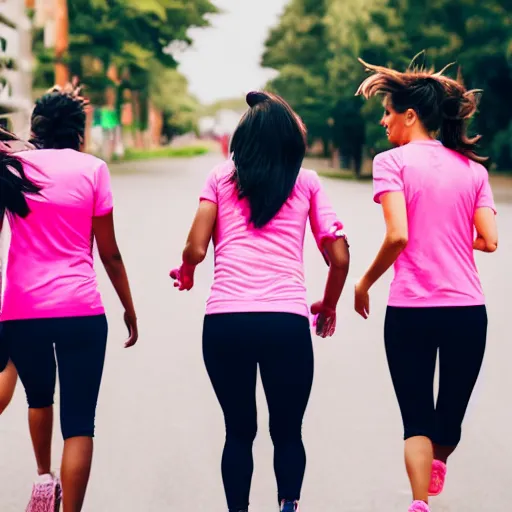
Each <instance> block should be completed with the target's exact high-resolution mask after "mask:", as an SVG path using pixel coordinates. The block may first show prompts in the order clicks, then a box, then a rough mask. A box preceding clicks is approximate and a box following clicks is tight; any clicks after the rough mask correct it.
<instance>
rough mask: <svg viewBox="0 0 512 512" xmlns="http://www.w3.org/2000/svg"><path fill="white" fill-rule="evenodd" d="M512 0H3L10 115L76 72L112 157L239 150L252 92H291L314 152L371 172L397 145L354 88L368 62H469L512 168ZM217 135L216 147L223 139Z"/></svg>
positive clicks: (325, 161) (3, 96)
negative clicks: (237, 139) (239, 130)
mask: <svg viewBox="0 0 512 512" xmlns="http://www.w3.org/2000/svg"><path fill="white" fill-rule="evenodd" d="M511 7H512V5H511V4H510V0H485V1H482V0H436V1H430V2H426V1H424V0H324V1H321V0H289V1H287V0H262V1H261V2H259V3H258V4H257V5H256V4H253V3H252V2H247V1H241V0H217V1H216V0H0V34H1V41H0V42H1V48H0V51H1V53H0V59H1V65H2V76H1V82H0V116H1V120H0V122H1V123H2V124H3V125H4V126H10V127H11V128H12V129H14V130H15V131H17V132H19V133H20V134H23V135H25V136H26V135H28V134H27V133H26V132H27V119H28V115H29V113H30V109H31V106H32V104H33V100H34V98H36V97H37V96H39V95H40V94H41V93H42V92H43V91H44V90H46V89H47V88H48V87H50V86H52V85H53V84H54V83H59V84H61V83H64V82H66V81H67V80H69V79H70V78H71V77H73V76H77V77H79V79H80V81H81V82H82V83H83V84H84V85H85V86H86V89H85V92H86V95H87V96H88V97H89V98H90V100H91V103H92V106H93V109H92V110H91V113H90V116H89V117H90V118H89V123H88V129H87V150H88V151H92V152H95V153H98V154H100V155H101V156H103V158H105V159H107V160H111V159H123V158H142V157H148V158H149V157H151V156H155V155H160V156H162V155H164V156H166V155H168V156H172V155H173V154H174V153H173V151H174V152H176V151H178V152H179V154H180V155H184V154H187V153H190V154H198V153H201V152H204V151H208V150H211V149H212V147H215V148H217V149H218V148H219V147H220V148H221V149H222V150H223V151H224V152H225V151H226V150H227V146H228V143H229V137H230V136H231V134H232V132H233V130H234V128H235V126H236V124H237V122H238V120H239V118H240V116H241V115H242V114H243V112H244V111H245V108H246V107H245V102H244V96H245V94H246V93H247V92H248V91H249V90H251V89H257V88H267V89H268V90H272V91H274V92H277V93H278V94H280V95H282V96H284V97H285V99H286V100H288V101H289V102H290V103H291V105H292V106H293V107H294V108H295V109H296V110H297V112H298V113H299V114H300V115H301V116H302V117H303V119H304V121H305V122H306V124H307V126H308V129H309V146H310V147H309V152H310V156H314V157H318V158H319V159H322V163H321V164H320V165H324V166H325V167H327V168H331V169H333V170H335V169H342V170H344V171H345V172H347V171H349V172H351V173H355V174H356V176H358V175H365V174H368V173H369V172H370V161H371V157H372V156H374V155H375V153H377V152H379V151H382V150H383V149H387V141H386V138H385V134H384V131H383V130H382V129H381V128H380V127H379V126H378V123H377V121H378V119H379V117H380V116H381V106H380V104H379V102H378V101H371V102H367V103H365V102H364V101H363V100H361V98H356V97H354V92H355V90H356V88H357V86H358V84H359V83H360V81H361V80H362V78H363V77H364V71H363V69H362V67H361V65H360V64H359V63H358V62H357V57H362V58H363V59H365V60H366V61H368V62H370V63H377V64H383V65H388V66H394V67H397V68H398V69H404V68H405V67H406V66H407V65H408V64H409V62H410V61H411V59H412V58H413V57H414V56H415V55H416V54H417V53H418V52H420V51H422V50H425V56H424V57H421V58H420V63H421V62H422V61H423V60H424V61H425V64H426V65H427V66H434V67H435V68H437V69H440V68H442V67H444V66H445V65H447V64H449V63H451V62H456V66H454V67H453V68H452V70H451V71H452V72H453V74H456V73H457V69H458V67H459V66H460V68H461V70H462V73H463V76H464V79H465V82H466V83H467V85H468V86H469V87H471V88H481V89H483V90H484V93H483V96H482V100H481V112H480V113H479V115H478V117H477V118H476V119H475V121H474V123H473V126H472V129H473V130H474V131H475V132H478V133H480V134H482V135H483V141H482V145H483V148H482V149H483V151H484V152H485V153H486V154H488V155H490V156H491V162H490V166H491V169H492V170H493V171H497V172H506V171H508V170H510V169H512V145H511V139H512V97H511V94H510V91H512V14H511ZM212 144H213V146H212Z"/></svg>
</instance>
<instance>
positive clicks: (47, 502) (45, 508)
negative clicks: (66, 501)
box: [27, 482, 55, 512]
mask: <svg viewBox="0 0 512 512" xmlns="http://www.w3.org/2000/svg"><path fill="white" fill-rule="evenodd" d="M54 498H55V484H54V483H53V482H52V483H48V484H37V485H35V486H34V490H33V491H32V498H31V500H30V504H29V507H28V509H27V512H54V510H52V507H53V504H54Z"/></svg>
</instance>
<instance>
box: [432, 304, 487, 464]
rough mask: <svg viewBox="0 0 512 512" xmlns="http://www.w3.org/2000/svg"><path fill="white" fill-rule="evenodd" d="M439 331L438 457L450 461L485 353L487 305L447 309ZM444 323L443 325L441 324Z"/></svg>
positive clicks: (435, 450) (436, 441) (436, 435)
mask: <svg viewBox="0 0 512 512" xmlns="http://www.w3.org/2000/svg"><path fill="white" fill-rule="evenodd" d="M443 315H444V318H442V319H441V320H442V322H440V324H439V326H440V329H439V330H440V333H439V343H440V347H439V394H438V398H437V405H436V430H435V437H434V441H435V444H434V456H435V458H436V459H437V460H440V461H441V462H444V463H446V461H447V460H448V457H449V456H450V455H451V454H452V453H453V452H454V450H455V448H456V447H457V445H458V444H459V441H460V437H461V426H462V422H463V420H464V416H465V414H466V409H467V406H468V403H469V400H470V398H471V394H472V392H473V388H474V387H475V384H476V381H477V379H478V375H479V373H480V369H481V366H482V361H483V358H484V353H485V345H486V338H487V312H486V308H485V306H474V307H464V308H444V311H443ZM441 326H442V327H441Z"/></svg>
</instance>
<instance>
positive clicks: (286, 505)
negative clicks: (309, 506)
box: [280, 500, 299, 512]
mask: <svg viewBox="0 0 512 512" xmlns="http://www.w3.org/2000/svg"><path fill="white" fill-rule="evenodd" d="M280 510H281V512H299V502H298V501H288V500H283V501H281V509H280Z"/></svg>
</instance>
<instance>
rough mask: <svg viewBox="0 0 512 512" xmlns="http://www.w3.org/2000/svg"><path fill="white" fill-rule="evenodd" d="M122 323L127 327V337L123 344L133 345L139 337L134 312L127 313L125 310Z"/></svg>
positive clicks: (126, 345) (125, 345)
mask: <svg viewBox="0 0 512 512" xmlns="http://www.w3.org/2000/svg"><path fill="white" fill-rule="evenodd" d="M124 323H125V324H126V327H127V328H128V339H127V340H126V342H125V344H124V348H129V347H133V345H135V343H137V340H138V339H139V329H138V327H137V317H136V316H135V313H128V312H126V311H125V313H124Z"/></svg>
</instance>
